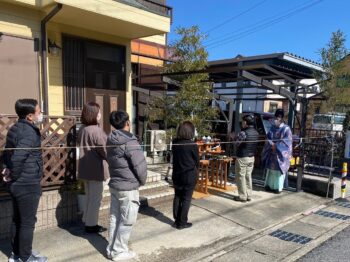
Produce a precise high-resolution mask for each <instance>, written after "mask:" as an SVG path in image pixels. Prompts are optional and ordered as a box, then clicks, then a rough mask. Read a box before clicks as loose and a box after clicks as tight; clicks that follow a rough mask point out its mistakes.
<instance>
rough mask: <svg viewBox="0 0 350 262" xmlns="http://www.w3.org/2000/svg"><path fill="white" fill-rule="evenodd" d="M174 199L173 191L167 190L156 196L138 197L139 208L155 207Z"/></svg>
mask: <svg viewBox="0 0 350 262" xmlns="http://www.w3.org/2000/svg"><path fill="white" fill-rule="evenodd" d="M173 198H174V189H172V188H168V189H167V190H166V191H164V192H161V193H156V194H149V195H142V196H140V202H141V206H156V205H160V204H164V203H167V202H170V201H172V200H173Z"/></svg>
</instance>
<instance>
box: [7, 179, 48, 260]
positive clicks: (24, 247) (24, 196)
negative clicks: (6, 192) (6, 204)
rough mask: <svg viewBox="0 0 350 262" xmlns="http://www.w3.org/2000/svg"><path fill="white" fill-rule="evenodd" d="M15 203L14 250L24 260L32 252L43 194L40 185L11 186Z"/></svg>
mask: <svg viewBox="0 0 350 262" xmlns="http://www.w3.org/2000/svg"><path fill="white" fill-rule="evenodd" d="M10 192H11V197H12V205H13V218H12V238H11V242H12V250H13V253H14V254H15V255H17V256H19V257H20V258H21V259H22V261H27V259H28V258H29V257H30V256H31V254H32V244H33V233H34V227H35V223H36V212H37V210H38V206H39V200H40V196H41V187H40V185H16V184H15V183H14V184H12V185H11V186H10Z"/></svg>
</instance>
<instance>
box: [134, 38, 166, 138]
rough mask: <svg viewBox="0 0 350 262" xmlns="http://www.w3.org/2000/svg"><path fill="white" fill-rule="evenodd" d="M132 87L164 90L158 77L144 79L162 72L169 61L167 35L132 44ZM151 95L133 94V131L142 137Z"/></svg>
mask: <svg viewBox="0 0 350 262" xmlns="http://www.w3.org/2000/svg"><path fill="white" fill-rule="evenodd" d="M131 51H132V53H131V54H132V56H131V63H132V64H131V66H132V78H133V80H132V85H133V89H135V87H136V86H137V87H142V88H143V89H144V90H153V91H155V90H157V91H158V90H164V88H165V85H164V83H163V82H162V81H161V78H160V77H159V76H158V77H142V76H145V75H150V74H159V73H161V72H162V70H163V67H164V62H165V61H167V57H168V56H167V35H165V34H164V35H157V36H154V37H148V38H143V39H137V40H133V41H132V43H131ZM148 100H149V95H147V94H145V93H142V92H137V91H135V92H134V94H133V117H132V118H133V130H134V132H135V134H137V135H138V136H139V137H140V138H141V137H142V134H143V131H144V124H145V121H144V120H145V111H146V110H147V109H146V108H147V102H148Z"/></svg>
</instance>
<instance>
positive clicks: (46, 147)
mask: <svg viewBox="0 0 350 262" xmlns="http://www.w3.org/2000/svg"><path fill="white" fill-rule="evenodd" d="M328 137H329V136H323V137H304V138H298V139H299V140H300V142H299V144H298V145H297V146H296V147H298V146H300V144H301V143H302V141H303V140H309V139H317V138H318V139H326V138H328ZM285 140H286V139H263V140H254V141H228V142H210V143H214V144H217V145H221V144H244V143H259V142H267V141H271V142H279V141H285ZM164 145H166V146H174V145H175V146H182V145H184V146H186V145H198V144H197V143H196V142H193V143H183V144H181V143H180V144H177V143H170V144H164ZM203 145H207V143H203ZM119 146H120V145H101V146H44V147H15V148H4V147H3V148H0V152H1V151H12V150H57V149H77V148H79V149H84V148H88V149H89V148H116V147H119ZM139 146H141V147H146V146H151V144H140V145H130V146H129V147H139ZM164 151H166V150H164Z"/></svg>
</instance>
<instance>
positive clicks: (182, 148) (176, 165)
mask: <svg viewBox="0 0 350 262" xmlns="http://www.w3.org/2000/svg"><path fill="white" fill-rule="evenodd" d="M194 134H195V128H194V125H193V124H192V123H191V122H190V121H185V122H183V123H182V124H181V125H180V126H179V128H178V130H177V138H176V139H175V140H174V141H173V147H172V151H173V175H172V180H173V183H174V188H175V197H174V202H173V215H174V219H175V223H174V226H175V227H176V228H177V229H184V228H189V227H191V226H192V223H188V222H187V221H188V212H189V210H190V205H191V199H192V194H193V190H194V188H195V186H196V181H197V172H198V167H199V152H198V146H197V145H196V144H195V143H194V142H193V138H194Z"/></svg>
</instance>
